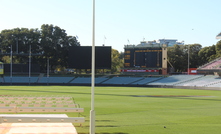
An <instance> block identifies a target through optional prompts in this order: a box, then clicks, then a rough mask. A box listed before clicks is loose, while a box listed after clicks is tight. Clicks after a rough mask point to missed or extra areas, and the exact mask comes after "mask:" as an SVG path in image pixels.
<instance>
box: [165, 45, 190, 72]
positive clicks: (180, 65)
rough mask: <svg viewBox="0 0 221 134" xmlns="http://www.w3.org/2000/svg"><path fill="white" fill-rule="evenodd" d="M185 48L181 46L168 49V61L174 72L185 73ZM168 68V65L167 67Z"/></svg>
mask: <svg viewBox="0 0 221 134" xmlns="http://www.w3.org/2000/svg"><path fill="white" fill-rule="evenodd" d="M186 53H187V47H186V46H181V45H174V46H172V47H168V52H167V54H168V60H169V62H170V63H171V64H172V66H173V67H174V69H175V72H182V71H185V69H186V68H187V55H186ZM168 66H170V65H168Z"/></svg>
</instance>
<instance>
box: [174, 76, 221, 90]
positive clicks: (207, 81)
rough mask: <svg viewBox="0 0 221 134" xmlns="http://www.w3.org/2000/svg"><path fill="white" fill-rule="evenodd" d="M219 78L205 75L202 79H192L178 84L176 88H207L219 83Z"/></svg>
mask: <svg viewBox="0 0 221 134" xmlns="http://www.w3.org/2000/svg"><path fill="white" fill-rule="evenodd" d="M220 80H221V79H220V77H219V76H214V75H206V76H203V77H200V78H198V79H194V80H191V81H188V82H185V83H180V84H177V86H195V87H204V86H209V85H212V84H214V83H217V82H220Z"/></svg>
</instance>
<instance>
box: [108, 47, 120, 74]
mask: <svg viewBox="0 0 221 134" xmlns="http://www.w3.org/2000/svg"><path fill="white" fill-rule="evenodd" d="M111 60H112V61H111V72H112V73H119V72H120V68H122V67H123V59H122V56H121V54H120V53H119V52H118V51H117V50H116V49H112V52H111Z"/></svg>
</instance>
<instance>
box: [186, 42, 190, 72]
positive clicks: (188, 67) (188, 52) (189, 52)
mask: <svg viewBox="0 0 221 134" xmlns="http://www.w3.org/2000/svg"><path fill="white" fill-rule="evenodd" d="M189 69H190V44H188V68H187V74H188V75H189Z"/></svg>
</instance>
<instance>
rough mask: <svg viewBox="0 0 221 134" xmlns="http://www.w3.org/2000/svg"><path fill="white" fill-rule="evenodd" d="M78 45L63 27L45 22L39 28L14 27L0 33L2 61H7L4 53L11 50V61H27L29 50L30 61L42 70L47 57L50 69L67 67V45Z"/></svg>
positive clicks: (75, 39)
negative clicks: (30, 54)
mask: <svg viewBox="0 0 221 134" xmlns="http://www.w3.org/2000/svg"><path fill="white" fill-rule="evenodd" d="M78 45H80V43H79V42H78V40H77V38H76V37H75V36H68V35H67V33H66V32H65V30H64V29H61V28H60V27H58V26H53V25H47V24H44V25H42V26H41V29H28V28H15V29H10V30H3V31H1V33H0V49H1V59H2V61H3V62H4V63H9V56H6V55H7V54H9V53H10V52H11V50H12V53H13V55H14V56H13V63H24V64H25V63H27V62H28V56H27V54H29V53H30V52H31V53H32V55H33V56H32V63H36V64H39V65H40V66H41V69H43V70H45V69H46V66H47V59H48V58H50V65H51V69H53V68H55V67H57V66H63V67H67V64H68V62H67V61H68V49H69V46H78ZM30 50H31V51H30ZM34 55H35V56H34Z"/></svg>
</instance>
